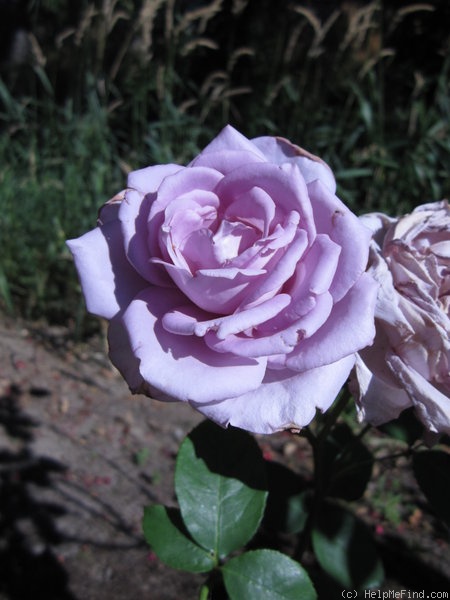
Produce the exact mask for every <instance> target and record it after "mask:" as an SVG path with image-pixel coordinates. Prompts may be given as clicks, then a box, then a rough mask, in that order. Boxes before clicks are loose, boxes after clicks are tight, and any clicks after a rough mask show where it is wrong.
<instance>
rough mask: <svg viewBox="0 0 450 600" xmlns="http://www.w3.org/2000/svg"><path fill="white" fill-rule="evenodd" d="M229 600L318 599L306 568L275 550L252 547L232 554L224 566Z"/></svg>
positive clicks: (223, 571)
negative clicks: (251, 599)
mask: <svg viewBox="0 0 450 600" xmlns="http://www.w3.org/2000/svg"><path fill="white" fill-rule="evenodd" d="M222 573H223V579H224V583H225V588H226V590H227V592H228V595H229V596H230V600H242V599H243V598H249V599H250V598H257V599H258V600H299V599H300V598H301V599H302V600H315V599H316V598H317V594H316V591H315V590H314V587H313V584H312V583H311V580H310V578H309V576H308V574H307V572H306V571H305V570H304V569H303V567H301V566H300V565H299V564H298V563H297V562H295V561H294V560H292V559H291V558H289V557H288V556H286V555H285V554H281V552H276V551H275V550H253V551H251V552H245V553H244V554H241V555H240V556H237V557H236V558H232V559H231V560H229V561H228V562H227V563H226V564H225V565H224V566H223V567H222Z"/></svg>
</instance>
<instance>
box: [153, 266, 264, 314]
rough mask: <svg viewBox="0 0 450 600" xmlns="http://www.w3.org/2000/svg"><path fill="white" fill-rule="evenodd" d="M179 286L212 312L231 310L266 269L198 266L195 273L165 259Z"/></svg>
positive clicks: (236, 306)
mask: <svg viewBox="0 0 450 600" xmlns="http://www.w3.org/2000/svg"><path fill="white" fill-rule="evenodd" d="M161 264H163V265H164V267H165V268H166V270H167V272H168V273H169V275H170V277H171V278H172V279H173V281H174V282H175V284H176V285H177V287H178V288H179V289H180V290H181V291H182V292H183V293H184V294H186V296H187V297H188V298H189V299H190V300H191V301H192V302H193V303H194V304H195V305H196V306H198V307H200V308H202V309H203V310H206V311H208V312H210V313H212V314H225V315H227V314H231V313H233V312H234V311H235V310H236V309H237V308H238V306H239V305H240V304H241V302H242V301H243V299H244V298H245V296H246V294H247V293H248V292H247V289H248V287H249V286H251V285H254V280H255V279H258V278H260V277H261V276H262V275H263V274H264V271H261V270H258V269H236V268H234V267H232V268H218V269H199V270H198V271H197V272H196V273H195V274H194V275H193V274H192V273H190V271H188V270H186V269H181V268H179V267H175V266H174V265H172V264H170V263H164V262H163V261H161Z"/></svg>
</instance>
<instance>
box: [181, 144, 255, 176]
mask: <svg viewBox="0 0 450 600" xmlns="http://www.w3.org/2000/svg"><path fill="white" fill-rule="evenodd" d="M252 162H259V163H260V162H266V160H265V159H264V157H263V156H261V155H260V154H259V152H258V150H257V149H256V148H255V147H252V148H251V149H250V150H226V149H223V150H217V151H214V152H212V151H211V152H210V151H206V152H205V151H203V152H202V153H201V154H199V155H198V156H197V158H195V159H194V160H193V161H192V162H191V163H190V164H189V167H209V168H210V169H215V170H216V171H219V172H220V173H222V174H223V175H226V174H227V173H230V172H231V171H233V170H234V169H236V168H237V167H240V166H241V165H243V164H246V163H252Z"/></svg>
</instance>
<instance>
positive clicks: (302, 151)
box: [275, 135, 331, 171]
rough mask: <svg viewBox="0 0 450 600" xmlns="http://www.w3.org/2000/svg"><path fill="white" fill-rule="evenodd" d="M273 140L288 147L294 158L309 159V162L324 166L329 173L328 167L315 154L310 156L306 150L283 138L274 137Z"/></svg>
mask: <svg viewBox="0 0 450 600" xmlns="http://www.w3.org/2000/svg"><path fill="white" fill-rule="evenodd" d="M275 139H276V140H277V141H278V142H282V143H283V144H286V145H287V146H290V147H291V148H292V150H293V151H294V154H295V155H296V156H303V157H304V158H309V159H310V160H313V161H314V162H319V163H321V164H322V165H324V166H325V167H326V168H327V169H328V170H329V171H331V168H330V166H329V165H328V164H327V163H326V162H325V161H324V160H322V159H321V158H320V157H319V156H316V155H315V154H311V152H308V150H305V149H304V148H302V147H301V146H297V144H293V143H292V142H291V141H290V140H288V139H286V138H284V137H281V136H278V135H277V136H275Z"/></svg>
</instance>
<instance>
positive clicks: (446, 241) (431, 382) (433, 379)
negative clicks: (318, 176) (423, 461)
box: [355, 201, 450, 434]
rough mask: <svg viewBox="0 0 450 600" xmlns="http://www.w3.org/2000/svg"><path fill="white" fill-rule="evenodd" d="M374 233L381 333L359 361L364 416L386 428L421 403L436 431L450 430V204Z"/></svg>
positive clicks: (371, 222)
mask: <svg viewBox="0 0 450 600" xmlns="http://www.w3.org/2000/svg"><path fill="white" fill-rule="evenodd" d="M362 220H363V222H364V223H365V224H366V225H367V226H369V227H370V228H371V229H372V230H373V234H374V239H373V242H372V246H371V252H370V259H369V265H370V267H369V273H371V274H372V275H373V277H374V278H375V279H376V280H377V281H378V282H379V284H380V287H379V293H378V300H377V306H376V312H375V315H376V328H377V333H376V338H375V342H374V344H373V346H372V347H370V348H367V349H365V350H363V351H362V352H361V353H360V355H359V358H358V361H357V365H356V370H355V371H356V377H357V382H356V384H357V385H356V387H357V394H358V403H359V411H360V417H361V419H364V420H366V421H368V422H370V423H372V424H374V425H380V424H382V423H385V422H387V421H390V420H391V419H394V418H396V417H397V416H398V415H399V414H400V412H401V411H403V410H404V409H405V408H409V407H414V408H415V412H416V414H417V416H418V417H419V418H420V420H421V421H422V422H423V424H424V425H425V427H426V428H427V430H428V431H429V432H432V433H434V434H439V433H444V432H445V433H450V399H449V395H450V340H449V334H450V320H449V310H450V208H449V204H448V202H447V201H442V202H435V203H433V204H424V205H422V206H419V207H417V208H416V209H415V210H414V211H413V212H412V213H411V214H409V215H406V216H404V217H402V218H399V219H391V218H389V217H386V216H385V215H382V214H370V215H365V216H364V217H362Z"/></svg>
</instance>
